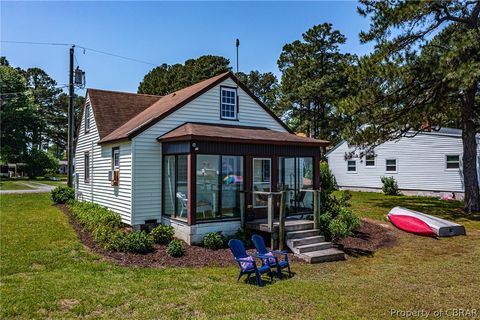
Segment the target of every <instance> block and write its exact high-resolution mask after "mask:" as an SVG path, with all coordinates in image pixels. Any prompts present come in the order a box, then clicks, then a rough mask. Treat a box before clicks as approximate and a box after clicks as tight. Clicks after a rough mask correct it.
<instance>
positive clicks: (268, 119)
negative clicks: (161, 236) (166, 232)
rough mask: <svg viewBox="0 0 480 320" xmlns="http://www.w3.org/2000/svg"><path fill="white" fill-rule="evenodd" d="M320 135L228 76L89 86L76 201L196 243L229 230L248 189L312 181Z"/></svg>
mask: <svg viewBox="0 0 480 320" xmlns="http://www.w3.org/2000/svg"><path fill="white" fill-rule="evenodd" d="M326 145H328V142H327V141H321V140H316V139H311V138H306V137H301V136H297V135H295V134H293V133H292V132H291V131H290V129H289V128H288V127H287V126H286V125H285V124H284V123H283V122H282V121H281V120H280V119H278V118H277V117H276V116H275V115H274V114H273V113H272V112H271V111H270V110H269V109H268V108H267V107H266V106H265V105H263V103H262V102H260V100H259V99H257V98H256V97H255V96H254V95H253V94H252V93H251V92H250V91H249V90H248V89H247V88H246V87H245V86H244V85H243V84H242V83H240V82H239V81H238V80H237V79H236V77H235V76H234V75H233V74H232V73H230V72H229V73H224V74H221V75H218V76H216V77H213V78H211V79H208V80H205V81H202V82H200V83H197V84H195V85H193V86H190V87H188V88H184V89H182V90H179V91H176V92H173V93H171V94H169V95H166V96H153V95H142V94H132V93H124V92H112V91H105V90H97V89H88V90H87V94H86V103H85V106H84V110H83V115H82V121H81V125H80V129H79V132H78V136H77V143H76V149H75V171H76V178H75V183H76V190H77V198H78V199H79V200H82V201H91V202H95V203H98V204H100V205H103V206H105V207H107V208H110V209H111V210H113V211H115V212H118V213H119V214H120V215H121V217H122V220H123V222H125V223H126V224H129V225H132V226H134V228H140V227H141V226H143V225H145V224H150V223H164V224H170V225H172V226H174V227H175V230H176V236H177V237H179V238H181V239H183V240H185V241H186V242H187V243H197V242H200V241H201V240H202V239H203V235H204V234H205V233H207V232H212V231H222V232H223V233H224V234H225V235H229V234H233V233H235V232H236V231H237V230H238V229H239V227H240V221H241V220H243V219H242V218H244V214H245V208H247V207H249V208H250V207H251V208H252V211H253V213H254V214H255V217H264V216H265V214H266V211H267V210H266V207H267V203H266V201H265V198H264V197H262V195H260V194H254V193H253V192H254V191H257V192H272V191H276V190H277V188H278V187H279V186H280V185H286V186H287V187H288V190H289V193H288V197H289V199H287V203H288V204H292V206H291V207H292V208H291V211H292V210H294V208H295V207H298V206H299V205H298V203H295V202H300V201H297V199H300V198H302V199H301V200H302V203H305V202H306V201H305V199H304V196H305V194H303V195H302V197H299V193H300V192H301V191H300V190H304V189H307V188H318V187H319V161H320V149H321V147H325V146H326Z"/></svg>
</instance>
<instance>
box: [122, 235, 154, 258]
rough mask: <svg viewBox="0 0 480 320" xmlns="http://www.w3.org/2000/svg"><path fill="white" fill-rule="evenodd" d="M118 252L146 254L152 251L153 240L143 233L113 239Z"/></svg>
mask: <svg viewBox="0 0 480 320" xmlns="http://www.w3.org/2000/svg"><path fill="white" fill-rule="evenodd" d="M115 243H116V244H115V245H116V246H117V250H118V251H124V252H133V253H147V252H150V251H152V249H153V239H152V238H151V237H150V236H149V235H148V234H147V233H146V232H145V231H135V232H132V233H127V234H125V235H124V236H123V239H122V237H120V238H119V239H115Z"/></svg>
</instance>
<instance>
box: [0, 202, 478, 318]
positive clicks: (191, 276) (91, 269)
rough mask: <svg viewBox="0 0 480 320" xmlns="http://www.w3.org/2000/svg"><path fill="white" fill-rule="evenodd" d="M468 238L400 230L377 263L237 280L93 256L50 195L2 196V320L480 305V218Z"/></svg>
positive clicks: (441, 210)
mask: <svg viewBox="0 0 480 320" xmlns="http://www.w3.org/2000/svg"><path fill="white" fill-rule="evenodd" d="M352 201H353V203H354V205H353V208H354V210H355V211H357V212H358V213H360V214H361V215H362V216H366V217H370V218H374V219H383V216H384V215H385V214H386V213H387V212H388V210H389V209H390V208H391V206H393V205H403V206H409V207H413V208H417V209H419V208H422V209H423V208H424V207H425V211H428V212H430V213H436V212H438V214H440V215H441V216H450V217H457V215H458V213H459V212H460V211H459V203H454V202H448V203H446V202H440V201H436V200H433V199H429V198H416V197H384V196H383V195H381V194H369V193H355V194H354V197H353V199H352ZM457 221H461V222H462V223H464V224H465V226H466V227H467V232H468V236H467V237H455V238H449V239H440V240H435V239H431V238H422V237H416V236H413V235H408V234H402V233H399V235H400V238H399V245H398V246H396V247H393V248H388V249H382V250H380V251H378V252H377V253H376V254H375V255H374V256H373V257H360V258H349V259H348V260H347V261H342V262H334V263H326V264H317V265H305V264H295V263H294V264H293V266H292V268H293V271H294V272H295V273H296V274H295V276H294V277H293V278H292V279H288V280H283V281H275V282H274V283H273V284H268V285H267V286H265V287H264V288H257V287H255V286H253V285H249V284H245V283H243V282H240V283H236V281H235V280H236V276H237V268H236V267H233V266H232V267H228V268H202V269H195V268H164V269H151V268H128V267H119V266H116V265H114V264H113V263H111V262H108V261H105V260H103V259H101V258H99V257H98V256H96V255H94V254H91V253H90V252H89V251H88V250H86V249H85V248H84V247H83V245H82V244H81V243H80V242H79V240H78V238H77V236H76V234H75V232H74V231H73V230H72V228H71V227H70V225H69V223H68V221H67V219H66V217H65V216H64V215H63V213H61V212H60V211H59V210H58V209H57V208H56V207H54V206H53V205H52V204H51V201H50V199H49V194H28V195H27V194H20V195H2V197H1V214H0V231H1V233H0V237H1V238H0V239H1V248H0V249H1V250H0V258H1V262H2V263H1V269H0V275H1V283H0V294H1V299H0V301H1V306H0V318H2V319H5V318H18V319H27V318H73V317H84V318H89V319H97V318H104V319H111V318H122V319H123V318H135V319H138V318H147V319H152V318H173V319H179V318H185V319H190V318H205V319H207V318H208V319H212V318H213V319H215V318H222V319H223V318H230V319H276V318H289V319H312V318H318V319H378V318H389V317H390V310H391V309H397V310H399V309H400V310H410V309H425V310H427V311H432V312H433V311H434V310H439V309H443V310H446V309H448V308H464V309H468V308H477V309H478V308H479V304H478V297H479V296H480V277H479V274H480V263H479V261H480V222H479V221H478V220H477V221H475V220H473V219H470V220H469V219H464V218H458V219H457Z"/></svg>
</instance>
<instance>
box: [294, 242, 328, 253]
mask: <svg viewBox="0 0 480 320" xmlns="http://www.w3.org/2000/svg"><path fill="white" fill-rule="evenodd" d="M332 247H333V244H332V243H331V242H319V243H312V244H306V245H303V246H298V247H295V248H294V250H293V252H295V253H307V252H313V251H319V250H325V249H330V248H332Z"/></svg>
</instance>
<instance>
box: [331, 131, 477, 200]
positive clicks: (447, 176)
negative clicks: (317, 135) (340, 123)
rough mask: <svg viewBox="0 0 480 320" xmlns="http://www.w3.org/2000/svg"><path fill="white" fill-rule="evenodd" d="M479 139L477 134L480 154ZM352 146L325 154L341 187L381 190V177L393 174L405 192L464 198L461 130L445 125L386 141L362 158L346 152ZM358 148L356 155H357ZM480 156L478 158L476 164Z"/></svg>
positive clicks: (345, 145) (345, 146) (339, 145)
mask: <svg viewBox="0 0 480 320" xmlns="http://www.w3.org/2000/svg"><path fill="white" fill-rule="evenodd" d="M478 140H480V139H479V138H478V137H477V147H478V154H479V156H480V144H479V141H478ZM354 150H355V148H354V147H353V146H349V145H348V143H347V142H345V141H344V142H341V143H339V144H338V145H337V146H335V147H334V148H333V149H331V150H330V151H329V152H327V154H326V157H327V159H328V164H329V166H330V169H331V170H332V172H333V174H334V175H335V178H336V180H337V184H338V186H339V187H340V188H343V189H351V190H366V191H369V190H370V191H379V190H381V188H382V182H381V177H384V176H387V177H394V178H395V180H396V181H397V182H398V186H399V188H400V189H401V190H403V191H404V192H405V193H406V194H416V195H433V194H442V193H446V192H448V193H452V192H454V193H455V195H456V196H457V197H459V198H461V197H463V192H464V186H463V172H462V152H463V151H462V150H463V146H462V131H461V130H459V129H451V128H442V129H440V130H439V131H430V132H420V133H419V134H418V135H416V136H415V137H413V138H407V137H404V138H401V139H400V140H398V141H390V142H386V143H383V144H381V145H379V146H378V147H376V148H375V150H374V153H373V154H370V155H366V156H364V157H362V158H361V159H360V158H359V157H358V156H357V157H353V158H351V159H347V157H346V155H347V154H350V153H351V152H352V151H354ZM358 153H359V152H358V151H357V152H355V154H357V155H358ZM479 162H480V159H479V160H477V166H478V164H479ZM479 180H480V178H479Z"/></svg>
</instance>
